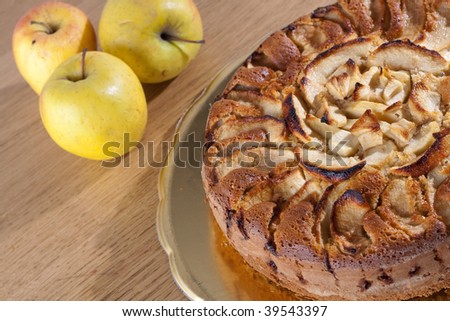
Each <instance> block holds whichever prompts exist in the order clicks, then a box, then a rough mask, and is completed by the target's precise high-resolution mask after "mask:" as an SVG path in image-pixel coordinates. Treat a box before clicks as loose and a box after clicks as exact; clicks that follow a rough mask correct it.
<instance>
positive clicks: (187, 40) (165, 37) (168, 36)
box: [161, 33, 205, 44]
mask: <svg viewBox="0 0 450 321" xmlns="http://www.w3.org/2000/svg"><path fill="white" fill-rule="evenodd" d="M161 38H162V39H164V40H166V41H181V42H187V43H197V44H204V43H205V40H204V39H202V40H189V39H183V38H179V37H177V36H172V35H169V34H167V33H163V34H161Z"/></svg>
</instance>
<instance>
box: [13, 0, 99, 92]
mask: <svg viewBox="0 0 450 321" xmlns="http://www.w3.org/2000/svg"><path fill="white" fill-rule="evenodd" d="M33 21H34V22H40V23H45V24H47V25H48V26H50V27H51V29H52V30H49V29H47V27H46V26H44V25H42V24H39V23H33ZM12 42H13V43H12V46H13V52H14V59H15V61H16V65H17V67H18V69H19V71H20V73H21V74H22V76H23V78H25V80H26V81H27V82H28V84H29V85H30V86H31V88H33V90H34V91H35V92H36V93H37V94H40V92H41V90H42V87H43V86H44V84H45V82H46V81H47V79H48V78H49V77H50V75H51V74H52V72H53V71H54V70H55V68H56V67H57V66H58V65H59V64H60V63H61V62H63V61H64V60H66V59H67V58H69V57H71V56H73V55H75V54H76V53H78V52H80V51H82V50H83V49H84V48H87V49H88V50H95V49H96V48H97V42H96V38H95V32H94V28H93V27H92V24H91V23H90V21H89V19H88V18H87V16H86V15H85V14H84V13H83V12H82V11H81V10H80V9H78V8H76V7H74V6H71V5H69V4H67V3H63V2H45V3H43V4H41V5H39V6H36V7H34V8H33V9H31V10H30V11H28V12H27V13H26V14H25V15H24V16H23V17H22V18H21V19H20V20H19V21H18V22H17V24H16V27H15V29H14V32H13V41H12Z"/></svg>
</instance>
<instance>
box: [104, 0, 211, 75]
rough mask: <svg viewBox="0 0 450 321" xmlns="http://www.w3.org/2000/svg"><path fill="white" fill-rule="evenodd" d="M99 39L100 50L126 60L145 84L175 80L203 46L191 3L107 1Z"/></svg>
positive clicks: (178, 0) (183, 0)
mask: <svg viewBox="0 0 450 321" xmlns="http://www.w3.org/2000/svg"><path fill="white" fill-rule="evenodd" d="M98 38H99V43H100V46H101V48H102V50H104V51H105V52H109V53H110V54H113V55H114V56H117V57H119V58H121V59H122V60H123V61H125V62H126V63H127V64H128V65H129V66H130V67H131V68H132V69H133V70H134V72H135V73H136V74H137V76H138V77H139V79H140V80H141V81H142V82H144V83H158V82H162V81H165V80H168V79H171V78H174V77H176V76H177V75H178V74H179V73H180V72H181V71H182V70H183V69H185V68H186V66H187V65H188V64H189V62H190V61H191V60H192V59H194V57H195V56H196V55H197V53H198V51H199V49H200V46H201V44H202V43H204V40H203V27H202V20H201V17H200V14H199V12H198V10H197V7H196V6H195V3H194V2H193V1H192V0H109V1H108V2H107V3H106V5H105V7H104V8H103V12H102V16H101V18H100V24H99V27H98Z"/></svg>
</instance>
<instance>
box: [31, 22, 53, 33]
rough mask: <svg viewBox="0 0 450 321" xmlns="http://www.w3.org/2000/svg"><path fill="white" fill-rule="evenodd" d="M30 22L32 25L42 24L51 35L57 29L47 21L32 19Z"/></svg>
mask: <svg viewBox="0 0 450 321" xmlns="http://www.w3.org/2000/svg"><path fill="white" fill-rule="evenodd" d="M30 24H31V25H40V26H42V27H44V28H45V33H47V34H49V35H50V34H52V33H55V32H56V30H55V29H53V28H52V26H50V25H49V24H48V23H46V22H42V21H35V20H32V21H30Z"/></svg>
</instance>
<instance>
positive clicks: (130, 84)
mask: <svg viewBox="0 0 450 321" xmlns="http://www.w3.org/2000/svg"><path fill="white" fill-rule="evenodd" d="M84 55H85V56H84ZM39 106H40V112H41V119H42V122H43V123H44V126H45V128H46V129H47V132H48V133H49V135H50V137H52V138H53V140H54V141H55V142H56V143H57V144H58V145H59V146H61V147H62V148H63V149H65V150H67V151H69V152H71V153H73V154H75V155H78V156H82V157H86V158H90V159H96V160H103V159H110V158H114V157H117V156H120V155H123V154H124V153H126V152H128V150H129V148H130V146H129V142H137V141H139V140H140V139H141V138H142V135H143V133H144V129H145V125H146V123H147V102H146V99H145V95H144V90H143V88H142V85H141V83H140V81H139V79H138V78H137V77H136V75H135V74H134V72H133V71H132V70H131V69H130V67H128V65H127V64H125V63H124V62H123V61H122V60H120V59H119V58H116V57H114V56H112V55H110V54H107V53H105V52H98V51H88V52H83V53H80V54H77V55H75V56H73V57H71V58H69V59H68V60H66V61H64V62H63V63H62V64H61V65H59V66H58V67H57V68H56V69H55V71H54V72H53V74H52V75H51V76H50V78H49V80H48V81H47V83H46V84H45V86H44V88H43V89H42V93H41V96H40V99H39Z"/></svg>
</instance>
